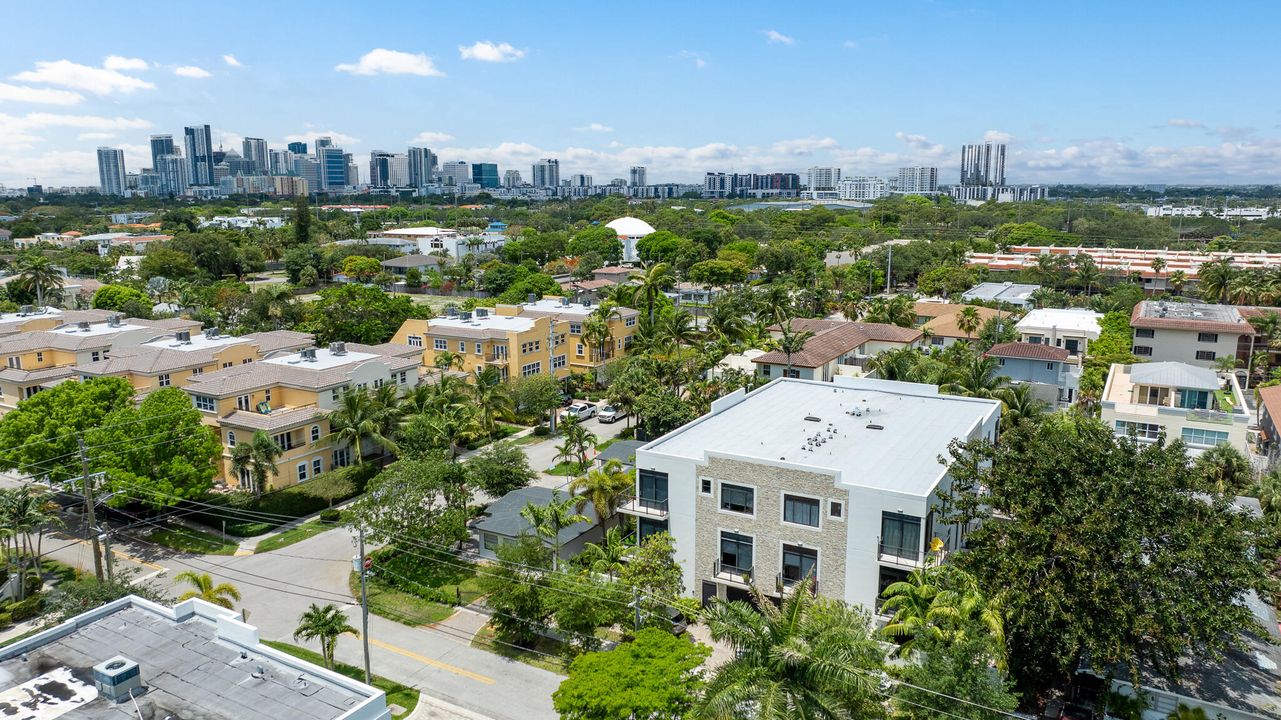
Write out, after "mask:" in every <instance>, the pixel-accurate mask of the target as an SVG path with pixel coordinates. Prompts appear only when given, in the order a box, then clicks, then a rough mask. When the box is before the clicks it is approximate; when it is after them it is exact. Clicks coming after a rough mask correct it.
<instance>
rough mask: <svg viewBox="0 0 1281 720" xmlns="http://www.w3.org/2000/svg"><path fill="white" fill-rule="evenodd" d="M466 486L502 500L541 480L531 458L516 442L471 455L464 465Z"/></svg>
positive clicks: (489, 447)
mask: <svg viewBox="0 0 1281 720" xmlns="http://www.w3.org/2000/svg"><path fill="white" fill-rule="evenodd" d="M464 467H465V468H466V469H467V484H468V485H470V486H472V487H474V488H478V489H480V490H483V491H484V492H485V494H486V495H488V496H490V497H492V498H500V497H502V496H504V495H506V494H507V493H509V492H511V491H513V490H519V489H520V488H523V487H528V486H529V484H530V483H532V482H533V481H534V480H536V479H537V478H538V473H536V472H534V470H533V468H531V467H530V466H529V458H528V456H526V455H525V452H524V451H523V450H521V449H520V447H519V446H517V445H516V444H514V443H511V442H505V441H504V442H496V443H494V444H492V445H489V446H488V447H485V448H484V449H482V450H481V451H480V452H478V453H476V454H475V455H473V456H471V458H470V459H468V460H467V462H466V463H465V464H464Z"/></svg>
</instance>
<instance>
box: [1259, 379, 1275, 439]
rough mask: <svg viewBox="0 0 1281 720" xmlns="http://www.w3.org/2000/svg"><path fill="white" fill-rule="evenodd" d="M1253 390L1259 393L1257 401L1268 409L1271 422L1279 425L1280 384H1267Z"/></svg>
mask: <svg viewBox="0 0 1281 720" xmlns="http://www.w3.org/2000/svg"><path fill="white" fill-rule="evenodd" d="M1255 392H1257V393H1258V394H1259V402H1261V403H1263V407H1264V409H1266V410H1267V411H1268V417H1270V418H1272V424H1273V425H1276V426H1278V427H1281V385H1269V386H1268V387H1262V388H1258V389H1257V390H1255ZM1272 439H1275V438H1272Z"/></svg>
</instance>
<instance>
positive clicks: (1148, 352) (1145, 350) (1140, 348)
mask: <svg viewBox="0 0 1281 720" xmlns="http://www.w3.org/2000/svg"><path fill="white" fill-rule="evenodd" d="M1134 354H1135V355H1138V356H1140V357H1152V348H1151V347H1149V346H1147V345H1135V346H1134Z"/></svg>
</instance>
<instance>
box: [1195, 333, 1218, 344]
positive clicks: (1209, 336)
mask: <svg viewBox="0 0 1281 720" xmlns="http://www.w3.org/2000/svg"><path fill="white" fill-rule="evenodd" d="M1196 341H1197V342H1208V343H1217V342H1218V341H1219V334H1218V333H1197V334H1196Z"/></svg>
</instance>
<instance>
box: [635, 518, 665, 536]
mask: <svg viewBox="0 0 1281 720" xmlns="http://www.w3.org/2000/svg"><path fill="white" fill-rule="evenodd" d="M661 532H667V523H666V522H665V521H663V520H652V519H650V518H647V517H643V518H640V520H639V521H638V522H637V523H636V536H637V538H638V539H640V540H644V539H645V538H647V537H649V536H650V535H653V534H654V533H661Z"/></svg>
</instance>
